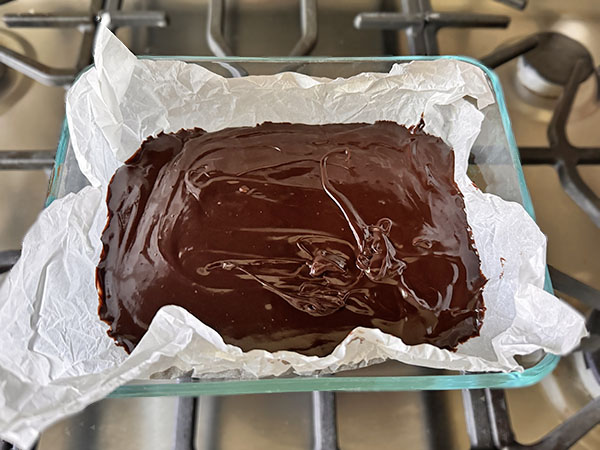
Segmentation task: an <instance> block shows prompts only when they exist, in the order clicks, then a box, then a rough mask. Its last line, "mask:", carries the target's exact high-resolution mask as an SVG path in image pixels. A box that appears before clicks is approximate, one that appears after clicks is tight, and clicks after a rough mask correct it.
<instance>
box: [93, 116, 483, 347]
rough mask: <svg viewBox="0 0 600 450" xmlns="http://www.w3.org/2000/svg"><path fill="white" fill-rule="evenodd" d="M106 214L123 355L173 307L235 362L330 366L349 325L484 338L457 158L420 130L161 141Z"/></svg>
mask: <svg viewBox="0 0 600 450" xmlns="http://www.w3.org/2000/svg"><path fill="white" fill-rule="evenodd" d="M107 201H108V223H107V225H106V228H105V230H104V232H103V234H102V243H103V251H102V256H101V260H100V263H99V264H98V269H97V286H98V291H99V294H100V308H99V314H100V318H101V319H102V320H103V321H105V322H106V323H108V324H109V325H110V330H109V331H108V334H109V335H110V336H112V337H113V338H114V339H115V340H116V342H117V343H118V344H119V345H121V346H123V347H125V349H126V350H127V351H131V350H132V349H133V348H134V347H135V346H136V344H137V343H138V342H139V341H140V339H141V338H142V336H143V335H144V333H145V332H146V330H147V329H148V327H149V325H150V322H151V321H152V318H153V317H154V315H155V314H156V312H157V311H158V310H159V309H160V308H161V307H162V306H163V305H171V304H172V305H179V306H182V307H183V308H185V309H186V310H188V311H189V312H190V313H192V314H193V315H195V316H196V317H197V318H198V319H200V320H201V321H202V322H204V323H205V324H206V325H208V326H210V327H212V328H213V329H214V330H216V331H217V332H219V333H220V334H221V336H223V339H224V340H225V342H227V343H229V344H234V345H237V346H239V347H241V348H242V349H243V350H250V349H265V350H268V351H272V352H273V351H277V350H293V351H297V352H300V353H303V354H306V355H325V354H328V353H330V352H331V351H332V350H333V349H334V348H335V346H336V345H337V344H339V343H340V342H341V341H342V340H343V339H344V338H345V337H346V336H347V334H348V333H349V332H350V331H351V330H352V329H354V328H355V327H358V326H362V327H371V328H372V327H376V328H379V329H381V330H383V331H385V332H386V333H390V334H393V335H394V336H398V337H400V338H402V340H403V341H404V342H405V343H406V344H420V343H425V342H426V343H430V344H433V345H436V346H438V347H441V348H445V349H451V350H453V349H455V348H456V346H457V345H458V344H459V343H461V342H464V341H466V340H467V339H469V338H470V337H472V336H477V335H478V334H479V329H480V327H481V324H482V320H483V315H484V311H485V307H484V303H483V297H482V290H483V286H484V284H485V282H486V279H485V277H484V276H483V275H482V273H481V270H480V260H479V256H478V253H477V251H476V249H475V246H474V243H473V239H472V236H471V232H470V229H469V226H468V224H467V216H466V213H465V204H464V198H463V196H462V194H461V193H460V191H459V190H458V187H457V185H456V183H455V182H454V152H453V151H452V150H451V149H450V148H449V147H448V146H447V145H446V144H445V143H444V142H443V141H442V140H441V139H439V138H437V137H434V136H430V135H427V134H426V133H424V132H423V131H422V127H417V128H415V129H412V130H409V129H407V128H405V127H403V126H400V125H398V124H396V123H393V122H377V123H375V124H356V123H355V124H329V125H300V124H289V123H264V124H262V125H258V126H256V127H242V128H229V129H225V130H221V131H218V132H214V133H207V132H204V131H202V130H199V129H194V130H182V131H179V132H178V133H174V134H164V133H161V134H160V135H158V137H156V138H149V139H147V140H146V141H145V142H144V143H143V144H142V146H141V148H140V149H139V150H138V151H137V153H135V155H134V156H133V157H131V158H130V159H129V160H128V161H127V162H126V163H125V165H123V166H122V167H120V168H119V169H118V170H117V171H116V173H115V175H114V177H113V179H112V181H111V183H110V186H109V190H108V198H107Z"/></svg>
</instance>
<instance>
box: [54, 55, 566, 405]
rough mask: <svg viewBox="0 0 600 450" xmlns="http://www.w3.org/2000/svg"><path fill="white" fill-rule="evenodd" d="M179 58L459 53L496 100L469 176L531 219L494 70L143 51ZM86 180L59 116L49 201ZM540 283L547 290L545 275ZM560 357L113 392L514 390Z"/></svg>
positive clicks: (306, 69) (310, 65)
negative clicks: (486, 366)
mask: <svg viewBox="0 0 600 450" xmlns="http://www.w3.org/2000/svg"><path fill="white" fill-rule="evenodd" d="M144 58H149V59H157V60H158V59H162V60H178V61H186V62H189V63H194V64H199V65H202V66H203V67H205V68H207V69H209V70H211V71H213V72H215V73H218V74H220V75H223V76H227V77H230V76H244V75H245V74H252V75H269V74H276V73H279V72H283V71H296V72H300V73H304V74H307V75H311V76H318V77H328V78H337V77H349V76H352V75H356V74H359V73H362V72H388V71H389V70H390V68H391V67H392V65H394V64H406V63H409V62H410V61H413V60H426V61H427V60H434V59H447V58H450V59H456V60H460V61H465V62H467V63H469V64H473V65H475V66H477V67H479V68H480V69H481V70H482V71H483V72H484V73H485V75H486V77H487V81H488V82H489V84H490V87H491V89H492V90H493V92H494V95H495V99H496V102H495V103H494V104H492V105H489V106H487V107H486V108H484V109H483V110H482V112H483V113H484V116H485V118H484V121H483V124H482V129H481V133H480V134H479V137H478V138H477V140H476V142H475V144H474V146H473V148H472V150H471V155H470V160H469V169H468V175H469V176H470V178H471V179H472V180H473V182H474V183H475V184H476V185H477V186H478V187H479V188H480V189H481V190H482V191H484V192H490V193H494V194H496V195H498V196H500V197H502V198H504V199H505V200H510V201H515V202H518V203H520V204H521V205H523V207H524V208H525V209H526V210H527V212H528V213H529V214H530V215H531V216H532V217H534V213H533V206H532V204H531V198H530V196H529V192H528V191H527V186H526V185H525V179H524V177H523V171H522V169H521V163H520V161H519V155H518V150H517V146H516V143H515V139H514V136H513V133H512V130H511V126H510V120H509V117H508V113H507V110H506V105H505V102H504V97H503V94H502V88H501V86H500V84H499V81H498V78H497V77H496V75H495V74H494V73H493V72H492V71H491V70H490V69H488V68H487V67H485V66H483V65H482V64H480V63H479V62H477V61H475V60H472V59H469V58H465V57H459V56H437V57H419V56H416V57H415V56H411V57H374V58H371V57H366V58H318V57H317V58H315V57H304V58H243V57H229V58H213V57H187V56H181V57H177V56H175V57H173V56H168V57H144ZM86 184H88V183H87V179H86V178H85V177H84V176H83V174H82V173H81V172H80V170H79V166H78V164H77V161H76V159H75V155H74V152H73V148H72V145H71V141H70V139H69V129H68V126H67V122H66V120H65V121H64V125H63V129H62V134H61V138H60V142H59V144H58V149H57V152H56V161H55V165H54V172H53V175H52V177H51V181H50V186H49V191H48V197H47V203H46V204H47V205H48V204H50V203H51V202H52V201H54V200H55V199H57V198H60V197H63V196H64V195H66V194H68V193H70V192H77V191H79V190H80V189H81V188H82V187H84V186H85V185H86ZM545 289H546V290H547V291H548V292H551V293H552V286H551V284H550V281H549V277H548V276H546V285H545ZM558 360H559V357H558V356H555V355H550V354H544V353H542V352H540V354H536V355H528V356H526V357H523V358H522V359H521V361H520V362H521V364H522V365H523V366H524V367H525V370H524V371H523V372H509V373H462V372H457V371H448V370H437V369H429V368H424V367H417V366H411V365H407V364H402V363H399V362H396V361H387V362H384V363H381V364H377V365H374V366H370V367H365V368H360V369H354V370H349V371H343V372H340V373H336V374H333V375H326V376H311V377H299V376H287V377H277V378H263V379H244V380H224V379H206V378H203V379H191V378H179V379H173V380H140V381H134V382H131V383H128V384H127V385H124V386H121V387H120V388H118V389H117V390H115V391H114V392H113V393H112V394H111V396H112V397H136V396H138V397H139V396H165V395H178V396H198V395H227V394H250V393H269V392H302V391H402V390H442V389H474V388H514V387H523V386H528V385H531V384H534V383H536V382H538V381H540V380H541V379H542V378H543V377H544V376H546V375H547V374H549V373H550V372H551V371H552V370H553V369H554V367H556V364H557V363H558Z"/></svg>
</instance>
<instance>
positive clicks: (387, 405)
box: [0, 0, 600, 450]
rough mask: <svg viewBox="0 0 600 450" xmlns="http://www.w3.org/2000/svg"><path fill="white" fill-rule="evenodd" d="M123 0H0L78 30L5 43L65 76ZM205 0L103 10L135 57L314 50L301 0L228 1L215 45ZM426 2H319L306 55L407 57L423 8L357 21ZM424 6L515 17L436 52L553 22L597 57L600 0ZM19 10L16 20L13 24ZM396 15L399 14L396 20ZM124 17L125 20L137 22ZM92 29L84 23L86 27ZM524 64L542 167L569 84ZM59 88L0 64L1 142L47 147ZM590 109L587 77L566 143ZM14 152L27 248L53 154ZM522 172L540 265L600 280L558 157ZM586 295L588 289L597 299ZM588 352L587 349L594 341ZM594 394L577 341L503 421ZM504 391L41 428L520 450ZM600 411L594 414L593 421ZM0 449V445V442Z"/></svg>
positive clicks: (510, 399) (17, 33) (546, 414)
mask: <svg viewBox="0 0 600 450" xmlns="http://www.w3.org/2000/svg"><path fill="white" fill-rule="evenodd" d="M0 3H2V2H0ZM119 3H120V2H118V1H117V2H114V1H104V2H103V1H98V0H94V1H90V2H81V1H53V2H43V1H39V0H38V1H28V0H17V1H14V2H10V3H8V4H4V5H0V15H2V14H4V15H6V14H15V13H19V14H20V13H53V14H57V15H63V16H64V15H68V16H70V19H68V20H67V21H70V22H71V23H75V22H76V24H77V25H78V29H75V28H68V27H61V28H9V27H7V26H6V25H2V24H0V46H4V47H7V48H9V49H12V50H14V51H16V52H19V53H21V54H24V55H26V56H28V57H30V58H32V59H33V60H36V61H39V62H40V63H42V64H44V65H47V66H50V67H52V68H54V69H57V70H55V71H53V72H51V73H52V74H54V75H56V76H55V77H53V78H52V77H51V78H50V79H45V80H43V81H45V82H47V83H62V81H64V80H65V79H66V80H68V74H69V73H71V74H72V73H74V71H75V70H76V69H77V70H78V69H80V68H81V67H83V66H85V64H87V63H88V62H89V48H90V45H91V38H92V37H93V33H92V32H91V30H93V22H92V21H91V19H90V17H92V14H91V13H90V11H91V9H90V8H92V9H93V10H94V11H98V10H100V9H105V10H109V11H113V12H114V11H115V10H116V7H117V6H118V4H119ZM208 3H209V2H208V1H194V0H187V1H186V0H178V1H166V0H165V1H160V0H154V1H152V0H148V1H142V0H133V1H132V0H129V1H127V0H126V1H124V2H122V12H121V15H120V16H119V13H113V16H112V17H111V18H110V19H111V20H112V24H113V25H114V26H116V25H128V27H120V28H118V30H117V35H118V36H119V37H120V38H121V39H122V40H123V41H124V42H125V43H126V44H127V45H128V46H129V47H130V48H131V49H132V50H133V51H134V52H135V53H138V54H164V55H175V54H177V55H182V54H183V55H211V54H213V51H214V50H216V51H220V50H229V51H231V52H232V54H236V55H242V56H260V55H268V56H276V55H286V54H289V53H290V52H291V51H292V49H294V50H295V51H299V52H303V51H304V50H307V49H308V47H307V48H304V49H298V48H295V45H296V43H297V41H298V39H299V38H300V36H301V35H302V33H303V31H304V33H305V34H310V33H311V31H312V30H311V29H310V24H311V17H310V16H309V17H305V26H304V27H303V26H301V21H300V14H299V4H302V5H304V6H311V5H312V4H313V2H312V1H310V0H301V1H300V2H299V1H297V0H285V1H278V2H267V1H259V0H243V1H232V0H229V1H226V2H225V3H226V7H225V10H224V12H223V16H222V18H223V26H222V30H223V36H224V41H220V40H219V39H218V38H219V36H218V34H219V33H218V30H219V29H220V27H218V23H217V24H216V25H215V21H217V22H218V20H217V19H218V18H219V17H220V15H218V14H216V12H217V13H218V11H216V12H215V9H214V6H215V5H217V4H220V3H221V2H216V1H215V2H213V9H212V13H213V19H214V20H213V27H215V26H216V28H214V29H213V31H215V30H216V33H213V39H207V36H206V35H207V22H208V17H209V13H210V12H211V11H210V10H209V5H208ZM315 3H316V2H315ZM426 3H427V2H426V1H423V0H398V1H397V2H394V1H389V0H378V1H366V0H351V1H344V2H338V1H334V0H328V1H325V0H320V1H319V2H318V8H317V10H316V11H317V22H318V39H317V40H316V44H315V45H314V48H313V49H312V53H311V54H312V55H322V56H372V55H382V54H408V53H409V50H410V49H411V48H412V47H413V46H415V45H419V44H418V41H417V40H415V39H410V38H409V39H407V37H406V36H407V35H408V36H409V37H410V36H412V37H413V38H414V36H415V35H418V34H419V32H420V31H419V30H420V29H419V28H418V25H415V24H416V23H417V21H418V20H420V19H422V18H423V16H419V15H414V14H413V15H412V16H411V20H412V22H410V23H409V24H408V26H409V28H408V30H407V32H406V33H405V32H397V31H385V32H382V31H381V30H379V29H376V28H370V29H364V28H368V27H369V20H370V19H369V16H362V17H361V18H359V19H356V16H357V15H358V14H360V13H364V12H375V11H381V10H386V11H392V12H393V11H402V10H403V8H404V10H405V11H406V8H408V7H414V6H415V5H417V6H418V5H421V6H423V5H425V4H426ZM431 3H432V6H433V8H434V9H435V10H438V11H447V12H451V13H453V14H455V15H456V14H458V13H473V12H477V13H481V14H494V15H504V16H507V17H506V18H498V17H495V18H489V17H487V18H486V20H487V21H488V22H489V21H491V22H492V24H493V25H495V26H496V27H499V26H504V25H506V24H507V23H508V20H507V19H510V23H509V24H508V26H507V27H506V28H442V29H440V30H439V32H437V38H438V39H437V43H438V51H439V53H440V54H463V55H468V56H472V57H476V58H481V57H484V56H485V55H488V54H490V53H492V52H494V51H495V50H497V49H498V48H500V47H503V46H507V45H509V44H511V43H515V42H518V41H519V40H520V39H522V38H525V37H526V36H530V35H532V34H534V33H537V32H542V31H543V32H549V31H554V32H560V33H562V34H564V35H565V36H568V37H570V38H572V39H574V40H576V41H578V42H579V43H581V44H583V46H584V47H585V48H587V50H588V51H589V53H590V54H591V57H592V58H593V61H595V63H596V64H598V63H600V39H599V37H600V6H599V5H598V3H597V2H596V1H594V0H589V1H577V2H564V1H560V0H547V1H535V0H531V1H529V2H519V1H518V0H515V1H512V2H511V1H506V2H503V3H513V4H519V3H528V4H527V6H526V8H525V9H524V10H522V11H521V10H518V9H514V8H511V7H508V6H506V4H503V3H502V2H497V1H496V2H495V1H491V0H488V1H479V0H472V1H469V0H452V1H432V2H431ZM137 11H153V12H154V13H157V12H158V13H160V12H165V13H166V15H168V18H169V25H168V26H165V27H163V26H162V25H165V24H164V23H160V17H162V16H161V15H160V14H159V15H158V16H157V15H156V14H155V15H152V16H151V17H148V16H146V17H145V19H144V20H146V22H144V23H146V24H147V23H151V24H152V25H154V26H152V27H139V26H135V25H136V22H135V21H136V20H138V22H137V25H139V24H140V23H141V22H139V20H140V19H132V18H131V16H127V14H128V13H130V12H137ZM157 17H158V19H157ZM388 18H389V16H388ZM450 18H451V19H455V18H456V17H450ZM25 19H26V18H25ZM25 19H23V18H21V19H19V18H16V19H15V18H13V19H12V21H13V22H12V25H15V24H17V23H18V22H19V20H21V21H23V20H25ZM104 19H106V18H104ZM446 19H447V17H446ZM10 20H11V19H9V20H8V22H9V23H11V22H10ZM394 20H396V22H397V18H396V19H394ZM436 20H437V21H439V20H441V19H440V18H439V17H437V16H435V15H434V16H431V15H430V16H428V17H427V23H429V24H435V23H436ZM20 23H21V24H23V22H20ZM64 23H65V21H63V22H62V24H64ZM438 23H439V22H438ZM132 24H133V25H134V26H130V25H132ZM355 25H356V26H355ZM380 25H381V23H379V25H376V26H380ZM388 25H389V23H388ZM405 25H406V24H405ZM358 28H361V29H358ZM85 30H88V32H87V33H82V31H85ZM425 34H427V39H425V40H424V41H423V42H425V41H427V40H428V39H429V40H430V39H432V36H435V32H433V31H431V32H427V33H425ZM215 36H216V39H215ZM432 42H433V41H430V42H429V43H430V44H431V43H432ZM432 45H433V44H432ZM226 46H228V47H229V49H227V48H225V47H226ZM211 48H212V50H211ZM421 50H422V49H421ZM86 52H88V53H86ZM1 53H2V52H1V51H0V54H1ZM0 57H1V56H0ZM0 61H1V59H0ZM526 64H527V62H524V60H523V59H521V60H519V59H517V58H515V59H513V60H510V61H508V62H507V63H505V64H502V65H499V66H498V67H497V69H496V71H497V74H498V75H499V77H500V79H501V81H502V86H503V88H504V91H505V96H506V101H507V105H508V109H509V114H510V117H511V120H512V125H513V130H514V133H515V136H516V140H517V143H518V145H519V147H520V148H522V149H524V150H523V151H524V153H523V158H524V162H535V161H536V160H537V161H538V162H540V161H541V162H544V163H548V162H551V161H549V160H548V159H547V158H546V157H545V156H544V155H542V156H540V155H541V154H540V153H539V152H537V151H536V148H538V147H547V146H548V139H547V129H548V125H549V123H550V121H551V119H552V116H553V112H554V110H555V108H556V105H557V102H558V100H557V98H555V95H556V93H560V92H561V91H562V89H561V88H559V89H558V91H556V86H555V85H550V86H548V85H546V84H544V83H543V82H540V81H539V80H537V79H535V77H534V79H533V80H532V79H530V78H527V80H526V82H527V83H529V84H528V86H529V88H526V87H524V86H523V77H524V76H527V74H528V72H526V74H525V75H523V71H522V70H521V71H519V66H523V65H526ZM521 69H523V67H521ZM61 77H62V78H61ZM42 78H43V77H42ZM532 83H533V84H532ZM535 83H537V85H540V86H541V87H540V89H541V91H543V92H542V94H543V96H541V95H538V94H534V93H533V92H532V91H531V89H536V86H537V85H536V84H535ZM540 83H541V84H540ZM553 89H554V90H553ZM64 92H65V91H64V88H63V87H60V86H58V87H49V86H45V85H43V84H41V83H39V82H35V81H32V80H31V79H29V78H28V77H26V76H24V75H21V74H19V73H17V72H15V71H14V70H12V69H3V68H2V66H1V65H0V129H1V130H2V133H1V135H2V137H1V138H0V152H8V151H11V152H12V151H15V152H17V151H19V152H22V151H32V150H52V149H54V148H55V147H56V143H57V140H58V136H59V133H60V127H61V122H62V119H63V117H64ZM599 106H600V103H599V102H598V86H597V83H596V80H595V78H594V76H591V77H589V78H588V79H587V80H586V81H585V82H583V83H582V84H581V85H580V86H579V89H578V91H577V95H576V97H575V101H574V104H573V107H572V111H571V114H570V116H569V120H568V123H567V127H566V134H567V136H568V138H569V140H570V141H571V143H572V144H574V145H576V146H578V147H593V148H596V149H597V148H598V147H600V127H599V126H598V124H599V123H600V107H599ZM526 148H529V150H527V149H526ZM2 155H4V156H6V155H7V154H6V153H2V154H0V156H2ZM19 155H27V157H28V158H29V159H30V160H31V157H32V156H34V157H35V158H37V159H38V161H39V164H38V167H41V168H42V169H41V170H10V171H8V170H3V171H2V172H0V217H2V220H0V251H1V250H12V249H18V248H19V247H20V241H21V239H22V237H23V235H24V233H25V232H26V230H27V228H28V226H29V225H30V224H31V223H32V222H33V221H34V220H35V217H36V216H37V214H38V213H39V211H40V210H41V208H42V206H43V202H44V198H45V194H46V192H45V191H46V185H47V182H48V168H49V165H48V160H49V155H48V154H47V153H40V154H37V155H35V154H34V155H32V154H31V153H30V152H23V153H14V154H12V153H11V154H10V155H9V156H10V159H8V161H9V162H8V163H7V162H6V161H7V159H6V158H5V159H4V160H3V161H4V162H3V163H2V164H3V165H4V166H0V168H6V167H7V166H9V165H12V167H19V164H20V163H19ZM0 159H1V158H0ZM583 163H584V164H580V165H579V166H578V167H577V171H578V173H579V174H580V175H581V177H582V178H583V180H584V181H585V182H586V183H587V185H588V186H589V187H590V188H591V191H592V192H595V193H596V195H598V194H600V165H598V164H599V163H600V156H599V155H598V152H597V151H596V152H595V153H594V152H590V153H589V154H588V155H587V156H586V157H585V158H583ZM44 167H45V168H46V170H44V169H43V168H44ZM524 171H525V176H526V180H527V184H528V187H529V189H530V192H531V195H532V198H533V203H534V207H535V210H536V215H537V221H538V223H539V225H540V227H541V229H542V230H543V231H544V233H546V235H547V236H548V240H549V241H548V262H549V264H551V265H552V266H554V267H555V268H556V269H558V270H560V271H562V272H564V273H566V274H568V275H570V276H571V277H574V278H576V279H577V280H579V281H581V282H583V283H586V284H587V285H589V286H590V287H592V288H595V289H600V258H598V257H597V255H598V254H599V253H600V228H599V225H598V222H596V223H595V222H594V217H593V215H592V216H590V215H588V214H586V213H585V212H584V211H583V210H582V209H581V208H580V206H578V205H577V203H576V202H575V201H573V199H572V198H571V197H570V196H569V195H568V194H567V193H566V191H565V190H564V188H563V187H562V186H561V184H560V181H559V176H558V174H557V171H556V170H555V168H554V167H553V166H552V165H550V164H527V165H526V166H525V167H524ZM567 281H569V280H567ZM563 284H564V283H563ZM567 285H568V283H567ZM565 290H569V289H565ZM569 291H570V290H569ZM578 292H581V290H579V291H578ZM586 292H587V293H588V294H589V296H591V297H594V296H595V295H596V294H597V292H595V291H586ZM564 297H565V298H567V299H568V300H569V301H572V302H573V304H574V305H575V306H576V307H578V308H580V309H581V310H582V311H585V312H586V313H589V308H587V307H585V306H583V304H582V303H580V302H578V301H577V300H574V299H571V298H569V297H568V296H567V295H565V296H564ZM588 347H589V348H592V346H590V344H588ZM598 396H600V385H599V384H598V382H597V381H596V380H595V379H594V375H593V374H592V372H591V371H590V370H589V369H588V368H587V366H586V362H585V359H584V356H583V353H582V352H575V353H574V354H572V355H570V356H568V357H566V358H563V359H562V360H561V362H560V364H559V366H558V368H557V369H556V370H555V371H554V373H553V374H551V375H550V376H548V377H547V378H545V379H544V380H543V381H542V382H541V383H539V384H537V385H535V386H532V387H529V388H523V389H518V390H508V391H505V397H506V405H507V409H508V417H509V418H510V424H511V425H512V430H513V431H514V435H515V438H516V441H518V442H519V443H521V444H531V443H534V442H536V441H538V440H539V439H540V438H542V437H543V436H544V435H546V434H547V433H549V432H550V431H551V430H552V429H553V428H555V427H557V426H559V425H560V424H561V423H563V422H564V421H565V420H566V419H567V418H569V417H570V416H572V415H573V414H575V413H576V412H577V411H579V410H581V409H582V408H583V407H584V406H585V405H586V404H587V403H588V402H590V401H591V400H592V399H593V398H594V397H598ZM503 401H504V396H503V394H502V391H498V392H491V391H471V392H465V393H461V392H460V391H447V392H435V391H429V392H395V393H338V394H337V395H335V396H333V395H332V394H328V393H325V394H310V393H308V394H276V395H247V396H229V397H202V398H198V399H186V398H172V397H167V398H138V399H106V400H103V401H101V402H98V403H96V404H94V405H91V406H89V407H88V408H87V409H86V410H85V411H83V412H82V413H80V414H78V415H76V416H74V417H71V418H68V419H66V420H63V421H61V422H59V423H57V424H56V425H54V426H52V427H50V428H49V429H48V430H47V431H46V432H44V433H43V435H42V437H41V439H40V441H39V443H38V446H37V448H38V449H40V450H51V449H52V450H53V449H82V448H89V449H96V448H98V449H99V448H103V449H104V448H119V449H134V448H135V449H137V448H155V449H163V448H164V449H188V448H196V449H208V448H221V449H271V448H273V449H279V448H286V449H296V448H297V449H303V448H334V447H335V440H332V436H333V437H335V435H334V434H333V433H331V430H332V428H335V427H336V428H337V439H336V440H337V446H338V447H339V448H341V449H357V450H358V449H367V448H369V449H370V448H377V449H386V448H390V449H391V448H414V449H420V448H423V449H428V448H444V449H445V448H481V449H483V448H504V447H507V448H516V446H515V445H514V441H512V440H511V439H510V436H507V435H506V433H505V432H506V430H508V428H507V427H501V426H499V425H498V424H502V420H505V419H506V416H504V415H503V414H502V411H503V408H504V406H506V405H505V404H504V403H503ZM490 405H492V406H490ZM332 406H335V407H336V408H333V407H332ZM482 408H483V409H482ZM486 408H487V409H486ZM599 409H600V408H599ZM334 411H336V414H335V415H333V413H334ZM590 420H591V419H590ZM598 420H600V417H596V421H598ZM486 433H487V434H486ZM503 433H504V434H503ZM511 442H512V444H511ZM544 445H546V446H545V447H543V448H565V445H566V443H565V442H561V441H560V440H559V441H549V442H548V441H547V442H546V443H545V444H544ZM0 448H2V449H3V450H4V447H2V444H0ZM8 448H10V447H8ZM573 448H577V449H597V448H600V428H599V427H596V428H595V429H593V430H592V431H591V432H589V433H588V434H587V435H586V436H585V437H584V438H583V439H581V440H579V441H577V442H576V443H575V444H574V447H573Z"/></svg>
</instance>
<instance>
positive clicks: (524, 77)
mask: <svg viewBox="0 0 600 450" xmlns="http://www.w3.org/2000/svg"><path fill="white" fill-rule="evenodd" d="M537 36H538V39H539V44H538V46H537V47H536V48H534V49H533V50H531V51H529V52H527V53H525V54H524V55H523V56H521V57H519V61H518V66H517V67H518V72H517V73H518V78H519V80H520V81H521V83H522V84H523V85H525V86H526V87H527V88H528V89H530V90H532V91H533V92H535V93H538V94H540V95H544V96H549V97H557V96H558V95H560V93H561V92H562V87H563V86H565V85H566V84H567V82H568V81H569V76H570V75H571V70H572V69H573V67H574V66H575V63H576V62H577V61H578V60H582V61H583V63H584V65H585V70H583V71H582V74H581V77H580V79H579V80H578V81H579V83H581V82H583V81H584V80H586V79H587V78H588V77H589V76H590V75H591V74H592V72H593V71H594V63H593V60H592V55H591V54H590V52H589V51H588V50H587V49H586V48H585V47H584V46H583V45H582V44H581V43H579V42H577V41H576V40H574V39H571V38H569V37H567V36H565V35H564V34H561V33H556V32H545V33H539V34H538V35H537Z"/></svg>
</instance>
